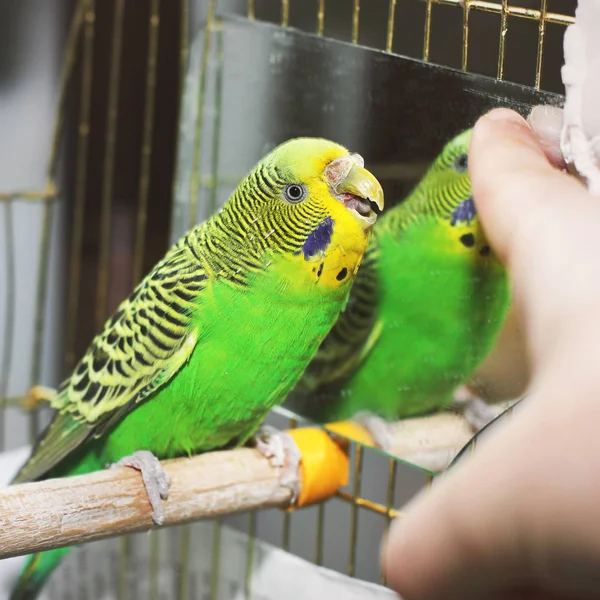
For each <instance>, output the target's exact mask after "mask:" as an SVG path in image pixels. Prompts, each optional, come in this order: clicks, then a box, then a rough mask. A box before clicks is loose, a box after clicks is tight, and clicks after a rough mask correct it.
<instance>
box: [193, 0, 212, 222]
mask: <svg viewBox="0 0 600 600" xmlns="http://www.w3.org/2000/svg"><path fill="white" fill-rule="evenodd" d="M214 15H215V0H210V1H209V5H208V14H207V16H206V28H205V31H204V46H203V48H202V65H201V68H200V86H199V87H200V89H199V90H198V114H197V115H196V130H195V136H194V161H193V163H192V177H191V182H190V212H189V216H188V227H193V226H194V225H195V223H196V218H197V212H198V191H199V189H200V157H201V154H202V131H203V125H204V97H205V94H206V73H207V70H208V54H209V51H210V37H211V33H212V29H213V22H214Z"/></svg>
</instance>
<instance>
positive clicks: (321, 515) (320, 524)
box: [315, 502, 325, 566]
mask: <svg viewBox="0 0 600 600" xmlns="http://www.w3.org/2000/svg"><path fill="white" fill-rule="evenodd" d="M324 532H325V504H323V503H322V502H321V503H320V504H319V506H317V534H316V536H315V564H316V565H319V566H321V565H322V564H323V540H324Z"/></svg>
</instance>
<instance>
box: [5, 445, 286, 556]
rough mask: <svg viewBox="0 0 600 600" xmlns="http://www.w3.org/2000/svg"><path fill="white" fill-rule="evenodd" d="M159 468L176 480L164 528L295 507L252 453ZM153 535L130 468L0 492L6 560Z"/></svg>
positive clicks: (205, 457)
mask: <svg viewBox="0 0 600 600" xmlns="http://www.w3.org/2000/svg"><path fill="white" fill-rule="evenodd" d="M161 464H162V465H163V466H164V468H165V470H166V471H167V472H168V473H169V475H170V476H171V489H170V492H169V498H168V500H166V501H164V503H163V506H164V510H165V525H177V524H180V523H185V522H188V521H194V520H198V519H203V518H209V517H215V516H217V515H222V514H225V513H232V512H239V511H245V510H251V509H255V508H264V507H269V506H285V505H286V504H288V503H289V502H290V498H291V492H290V490H289V489H288V488H286V487H282V486H280V484H279V477H280V469H276V468H273V467H271V465H270V464H269V461H268V460H267V459H265V458H263V457H262V456H261V455H260V454H259V453H258V451H256V450H254V449H250V448H242V449H239V450H232V451H228V452H211V453H207V454H203V455H200V456H194V457H192V458H182V459H174V460H168V461H164V462H162V463H161ZM152 527H153V522H152V516H151V508H150V504H149V502H148V498H147V495H146V490H145V488H144V485H143V483H142V478H141V475H140V473H139V472H137V471H135V470H133V469H131V468H127V467H120V468H115V469H107V470H104V471H99V472H95V473H90V474H87V475H80V476H76V477H67V478H64V479H50V480H47V481H42V482H37V483H27V484H22V485H15V486H10V487H8V488H5V489H3V490H0V559H3V558H8V557H10V556H18V555H20V554H27V553H30V552H35V551H40V550H49V549H51V548H58V547H62V546H69V545H72V544H80V543H83V542H91V541H92V540H99V539H102V538H106V537H111V536H116V535H122V534H125V533H133V532H139V531H146V530H148V529H151V528H152Z"/></svg>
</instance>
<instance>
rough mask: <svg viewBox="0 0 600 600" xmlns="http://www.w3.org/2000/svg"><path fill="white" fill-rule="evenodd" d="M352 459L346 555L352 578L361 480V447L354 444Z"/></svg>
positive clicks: (354, 567) (354, 565)
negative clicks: (348, 547) (352, 474)
mask: <svg viewBox="0 0 600 600" xmlns="http://www.w3.org/2000/svg"><path fill="white" fill-rule="evenodd" d="M355 449H356V455H355V457H354V482H353V486H352V506H351V508H350V550H349V553H348V575H349V576H350V577H354V573H355V572H356V544H357V541H358V502H357V500H358V497H359V494H360V482H361V479H362V464H363V447H362V446H361V445H360V444H356V446H355Z"/></svg>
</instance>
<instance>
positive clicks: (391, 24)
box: [385, 0, 396, 52]
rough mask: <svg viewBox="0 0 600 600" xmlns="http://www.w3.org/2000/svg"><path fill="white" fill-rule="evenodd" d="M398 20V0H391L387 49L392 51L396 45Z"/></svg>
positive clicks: (386, 41)
mask: <svg viewBox="0 0 600 600" xmlns="http://www.w3.org/2000/svg"><path fill="white" fill-rule="evenodd" d="M395 20H396V0H390V6H389V8H388V27H387V38H386V40H385V51H386V52H391V51H392V48H393V45H394V23H395Z"/></svg>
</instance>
